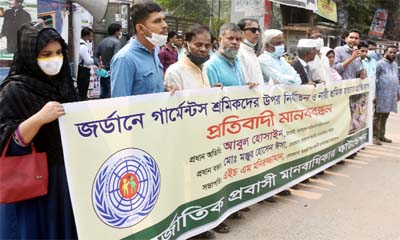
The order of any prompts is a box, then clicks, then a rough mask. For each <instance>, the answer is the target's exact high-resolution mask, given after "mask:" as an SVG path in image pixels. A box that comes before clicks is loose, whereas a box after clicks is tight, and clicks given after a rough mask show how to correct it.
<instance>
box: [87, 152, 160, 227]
mask: <svg viewBox="0 0 400 240" xmlns="http://www.w3.org/2000/svg"><path fill="white" fill-rule="evenodd" d="M159 193H160V173H159V170H158V167H157V163H156V162H155V161H154V159H153V158H152V157H151V156H150V155H149V154H148V153H146V152H145V151H143V150H140V149H137V148H128V149H123V150H121V151H119V152H116V153H115V154H113V155H112V156H111V157H110V158H109V159H107V161H106V162H105V163H104V164H103V166H102V167H101V168H100V170H99V171H98V172H97V175H96V179H95V181H94V183H93V188H92V203H93V206H94V209H95V210H96V214H97V216H98V217H99V218H100V219H101V220H102V221H103V222H104V223H105V224H107V225H109V226H111V227H115V228H127V227H131V226H133V225H136V224H137V223H139V222H140V221H141V220H143V219H144V218H145V217H146V216H147V215H148V214H149V213H150V212H151V210H152V209H153V207H154V205H155V204H156V201H157V197H158V194H159Z"/></svg>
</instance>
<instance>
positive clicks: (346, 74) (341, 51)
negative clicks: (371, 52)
mask: <svg viewBox="0 0 400 240" xmlns="http://www.w3.org/2000/svg"><path fill="white" fill-rule="evenodd" d="M352 53H353V50H352V49H350V47H349V46H348V45H344V46H340V47H336V48H335V65H334V68H335V69H336V71H337V72H338V73H339V74H340V75H341V76H342V78H343V80H346V79H353V78H359V77H360V71H361V69H362V68H363V66H362V62H361V59H360V58H356V59H354V60H353V61H352V62H351V63H350V64H349V65H347V67H346V68H344V67H343V62H344V61H346V60H347V59H348V58H350V57H351V55H352Z"/></svg>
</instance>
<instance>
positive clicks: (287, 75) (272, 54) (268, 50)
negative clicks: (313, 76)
mask: <svg viewBox="0 0 400 240" xmlns="http://www.w3.org/2000/svg"><path fill="white" fill-rule="evenodd" d="M263 47H264V48H265V51H264V53H263V54H261V55H260V56H259V57H258V60H259V62H260V65H261V71H262V74H263V78H264V82H266V83H269V84H290V85H301V79H300V76H299V74H297V72H296V70H294V68H293V67H292V66H291V65H290V64H289V63H288V62H286V60H285V59H284V58H283V57H282V55H283V54H284V53H285V42H284V40H283V32H282V31H280V30H277V29H269V30H266V31H265V32H264V37H263ZM270 81H271V82H270Z"/></svg>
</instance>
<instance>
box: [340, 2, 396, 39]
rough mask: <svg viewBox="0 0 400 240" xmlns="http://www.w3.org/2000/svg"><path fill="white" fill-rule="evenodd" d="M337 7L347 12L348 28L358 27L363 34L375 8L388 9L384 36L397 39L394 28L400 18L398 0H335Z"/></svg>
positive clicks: (365, 32) (369, 23) (366, 32)
mask: <svg viewBox="0 0 400 240" xmlns="http://www.w3.org/2000/svg"><path fill="white" fill-rule="evenodd" d="M336 2H337V4H338V6H339V8H341V9H345V10H346V11H347V12H348V14H349V19H348V22H349V29H358V30H359V31H360V32H361V33H363V35H367V34H368V30H369V27H370V25H371V22H372V20H373V17H374V14H375V11H376V9H378V8H383V9H387V10H388V11H389V16H388V19H387V24H386V30H385V38H389V39H399V37H400V33H399V31H398V29H396V25H397V24H396V22H398V21H399V19H400V1H399V0H376V1H370V0H336Z"/></svg>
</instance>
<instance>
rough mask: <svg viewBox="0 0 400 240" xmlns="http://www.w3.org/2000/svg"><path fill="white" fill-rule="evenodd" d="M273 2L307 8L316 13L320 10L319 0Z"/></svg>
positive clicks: (277, 0)
mask: <svg viewBox="0 0 400 240" xmlns="http://www.w3.org/2000/svg"><path fill="white" fill-rule="evenodd" d="M271 2H276V3H279V4H283V5H287V6H292V7H299V8H305V9H308V10H311V11H314V12H315V11H317V10H318V8H317V0H271Z"/></svg>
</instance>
